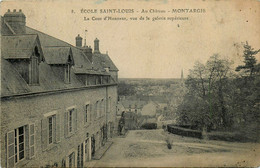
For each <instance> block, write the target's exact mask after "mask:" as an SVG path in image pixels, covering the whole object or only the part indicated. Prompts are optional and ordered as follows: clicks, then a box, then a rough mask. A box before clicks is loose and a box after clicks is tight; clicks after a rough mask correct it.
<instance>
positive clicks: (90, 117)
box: [89, 104, 93, 121]
mask: <svg viewBox="0 0 260 168" xmlns="http://www.w3.org/2000/svg"><path fill="white" fill-rule="evenodd" d="M92 117H93V115H92V104H90V105H89V121H91V120H92Z"/></svg>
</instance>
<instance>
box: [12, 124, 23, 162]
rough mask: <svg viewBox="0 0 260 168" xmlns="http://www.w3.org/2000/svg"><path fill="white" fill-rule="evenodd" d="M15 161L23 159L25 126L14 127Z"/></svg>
mask: <svg viewBox="0 0 260 168" xmlns="http://www.w3.org/2000/svg"><path fill="white" fill-rule="evenodd" d="M14 136H15V141H14V144H15V147H14V148H15V150H14V151H15V153H14V154H15V163H17V162H18V161H20V160H22V159H24V151H25V149H24V148H25V145H24V144H25V126H22V127H19V128H17V129H15V132H14Z"/></svg>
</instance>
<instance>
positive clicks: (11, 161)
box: [6, 124, 35, 167]
mask: <svg viewBox="0 0 260 168" xmlns="http://www.w3.org/2000/svg"><path fill="white" fill-rule="evenodd" d="M29 129H30V130H29ZM34 132H35V131H34V124H31V125H24V126H20V127H18V128H15V129H13V130H11V131H9V132H8V133H7V134H6V149H7V151H6V157H7V159H6V161H7V162H6V164H7V166H6V167H14V166H15V165H16V164H17V163H19V161H21V160H24V159H27V158H32V157H34V155H35V152H34V146H35V145H34V141H35V140H34V135H35V134H34Z"/></svg>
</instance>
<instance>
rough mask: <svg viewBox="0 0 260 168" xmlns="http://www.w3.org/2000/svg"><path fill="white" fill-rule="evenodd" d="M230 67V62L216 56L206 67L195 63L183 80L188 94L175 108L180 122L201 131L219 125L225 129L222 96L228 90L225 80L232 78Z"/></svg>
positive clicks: (225, 112)
mask: <svg viewBox="0 0 260 168" xmlns="http://www.w3.org/2000/svg"><path fill="white" fill-rule="evenodd" d="M230 65H231V62H230V61H228V60H226V59H222V58H220V56H219V55H218V54H214V55H212V56H211V57H210V58H209V60H208V61H207V63H206V64H205V65H204V64H202V63H200V62H196V63H195V65H194V67H193V69H192V70H190V73H189V75H188V79H187V80H186V87H187V89H188V93H187V94H186V96H185V98H184V101H183V104H182V105H181V106H180V107H179V108H178V110H179V114H180V120H182V122H184V119H185V120H186V121H185V122H187V120H188V121H189V122H190V123H191V124H196V125H197V126H198V127H200V128H201V129H202V127H207V128H208V129H211V127H212V126H213V125H217V124H218V123H221V126H223V127H226V126H227V125H228V119H227V118H228V117H227V116H228V115H227V108H226V104H227V103H226V100H227V98H226V97H227V96H226V93H225V92H226V91H227V90H228V89H227V87H228V85H227V84H228V83H229V81H228V77H229V76H230V75H231V74H232V73H231V68H230ZM213 100H217V101H213Z"/></svg>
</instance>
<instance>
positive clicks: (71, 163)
mask: <svg viewBox="0 0 260 168" xmlns="http://www.w3.org/2000/svg"><path fill="white" fill-rule="evenodd" d="M69 167H75V153H74V152H72V153H71V154H70V155H69Z"/></svg>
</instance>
